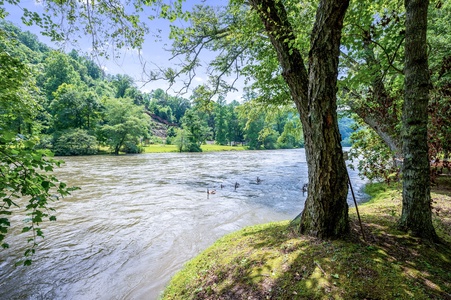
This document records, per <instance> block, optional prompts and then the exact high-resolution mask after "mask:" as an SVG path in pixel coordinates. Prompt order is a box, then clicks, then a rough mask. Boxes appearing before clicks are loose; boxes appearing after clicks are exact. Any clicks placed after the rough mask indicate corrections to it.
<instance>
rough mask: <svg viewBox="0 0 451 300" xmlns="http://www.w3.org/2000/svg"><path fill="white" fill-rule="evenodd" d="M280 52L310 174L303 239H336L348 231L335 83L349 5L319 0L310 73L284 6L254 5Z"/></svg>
mask: <svg viewBox="0 0 451 300" xmlns="http://www.w3.org/2000/svg"><path fill="white" fill-rule="evenodd" d="M250 3H251V5H252V7H253V8H254V9H255V10H257V12H258V13H259V15H260V18H261V20H262V21H263V23H264V25H265V29H266V31H267V34H268V35H269V37H270V39H271V43H272V44H273V46H274V48H275V49H276V51H277V55H278V59H279V62H280V65H281V67H282V70H283V77H284V79H285V81H286V82H287V84H288V86H289V88H290V93H291V96H292V98H293V100H294V102H295V103H296V106H297V108H298V111H299V113H300V116H301V122H302V125H303V130H304V138H305V151H306V157H307V164H308V171H309V188H308V197H307V200H306V202H305V207H304V210H303V213H302V217H301V225H300V229H301V232H302V233H305V234H308V235H313V236H317V237H320V238H334V237H340V236H342V235H343V234H345V233H346V232H347V231H348V229H349V224H348V205H347V202H346V198H347V193H348V186H347V183H348V177H347V171H346V165H345V163H344V159H343V152H342V148H341V145H340V140H341V138H340V133H339V131H338V121H337V112H336V110H337V105H336V91H337V87H336V83H337V75H338V56H339V47H340V39H341V30H342V27H343V18H344V15H345V12H346V9H347V7H348V4H349V1H347V0H345V1H340V0H321V1H320V3H319V7H318V11H317V15H316V22H315V25H314V28H313V32H312V37H311V49H310V52H309V69H308V72H307V70H306V68H305V66H304V61H303V58H302V56H301V54H300V52H299V50H298V49H296V48H295V47H294V46H293V45H294V44H295V38H296V37H295V35H294V32H293V29H292V26H291V24H290V23H289V21H288V17H287V13H286V11H285V8H284V6H283V4H282V1H276V0H251V1H250Z"/></svg>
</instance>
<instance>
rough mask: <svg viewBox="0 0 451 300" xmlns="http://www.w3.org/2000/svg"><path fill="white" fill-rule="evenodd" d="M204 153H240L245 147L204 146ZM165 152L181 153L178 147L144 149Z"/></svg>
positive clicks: (151, 146)
mask: <svg viewBox="0 0 451 300" xmlns="http://www.w3.org/2000/svg"><path fill="white" fill-rule="evenodd" d="M201 148H202V151H203V152H213V151H238V150H245V147H243V146H222V145H210V144H208V145H202V146H201ZM164 152H179V150H178V148H177V146H176V145H164V144H158V145H148V146H145V147H144V153H164Z"/></svg>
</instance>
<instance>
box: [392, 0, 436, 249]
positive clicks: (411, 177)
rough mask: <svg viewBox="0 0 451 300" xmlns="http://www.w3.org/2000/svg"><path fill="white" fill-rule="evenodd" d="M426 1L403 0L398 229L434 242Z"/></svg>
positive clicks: (427, 2)
mask: <svg viewBox="0 0 451 300" xmlns="http://www.w3.org/2000/svg"><path fill="white" fill-rule="evenodd" d="M428 5H429V1H428V0H405V7H406V41H405V57H406V58H405V59H406V63H405V97H404V109H403V130H402V139H403V147H402V148H403V154H404V163H403V203H402V204H403V207H402V215H401V219H400V223H399V224H400V226H401V228H402V229H404V230H410V231H411V232H412V234H413V235H415V236H419V237H423V238H427V239H430V240H436V239H437V235H436V233H435V230H434V227H433V225H432V217H431V195H430V178H429V168H430V166H429V158H428V145H427V121H428V110H427V109H428V100H429V87H430V79H429V71H428V58H427V44H426V30H427V12H428Z"/></svg>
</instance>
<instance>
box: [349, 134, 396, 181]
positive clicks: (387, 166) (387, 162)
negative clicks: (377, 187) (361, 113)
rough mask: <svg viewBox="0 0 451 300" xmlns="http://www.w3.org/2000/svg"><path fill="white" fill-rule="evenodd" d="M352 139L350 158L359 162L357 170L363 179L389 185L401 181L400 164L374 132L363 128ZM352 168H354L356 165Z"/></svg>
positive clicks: (352, 135)
mask: <svg viewBox="0 0 451 300" xmlns="http://www.w3.org/2000/svg"><path fill="white" fill-rule="evenodd" d="M350 139H351V141H352V147H351V150H350V151H349V158H350V159H351V160H352V161H354V160H355V161H357V162H358V165H357V168H358V170H359V174H360V175H361V176H362V178H364V177H366V178H368V179H369V180H371V181H379V180H383V181H384V182H386V183H388V184H389V183H391V182H396V181H398V180H399V179H400V162H399V161H397V160H396V158H395V155H394V153H393V152H392V151H391V150H390V149H389V148H388V147H387V146H386V145H385V144H384V142H383V141H382V139H381V138H380V137H379V136H378V135H377V134H376V133H375V132H374V130H372V129H370V128H368V127H362V128H361V129H360V130H358V131H356V132H354V133H352V134H351V136H350ZM350 167H351V168H354V165H350Z"/></svg>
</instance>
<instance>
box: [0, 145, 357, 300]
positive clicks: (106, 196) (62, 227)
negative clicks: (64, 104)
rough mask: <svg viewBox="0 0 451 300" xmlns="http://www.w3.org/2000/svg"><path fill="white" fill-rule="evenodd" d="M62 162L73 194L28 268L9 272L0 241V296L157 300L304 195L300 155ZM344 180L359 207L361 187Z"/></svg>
mask: <svg viewBox="0 0 451 300" xmlns="http://www.w3.org/2000/svg"><path fill="white" fill-rule="evenodd" d="M62 159H63V160H65V161H66V163H65V164H64V165H63V166H62V167H61V168H59V169H58V170H56V175H57V176H58V178H60V179H61V180H62V181H65V182H67V183H68V184H69V185H72V186H78V187H80V188H81V190H77V191H75V192H72V195H71V196H68V197H66V198H64V199H63V200H61V201H57V202H55V203H54V204H55V205H54V207H55V208H56V215H57V222H48V223H46V224H44V226H43V228H44V235H45V239H44V240H42V241H41V242H40V243H39V247H38V248H37V253H36V254H35V256H34V258H33V264H32V265H31V266H30V267H17V268H15V267H14V266H13V265H14V262H15V261H17V260H18V259H19V258H20V257H21V255H22V253H23V251H22V250H21V249H20V247H21V246H20V243H19V242H18V239H19V238H21V236H20V235H19V234H17V235H14V236H11V237H9V238H8V240H7V242H8V243H10V244H11V248H10V249H6V250H0V298H1V299H8V300H9V299H65V300H69V299H80V300H90V299H92V300H94V299H146V300H148V299H158V296H159V295H160V293H161V292H162V290H163V289H164V286H165V285H166V284H167V283H168V281H169V280H170V278H171V276H172V275H174V273H175V272H176V271H177V270H179V269H180V268H181V267H182V265H183V263H185V262H186V261H187V260H189V259H190V258H192V257H194V256H195V255H196V254H198V253H199V252H200V251H202V250H203V249H205V248H206V247H208V246H209V245H211V244H212V243H213V242H214V241H215V240H217V239H218V238H219V237H221V236H223V235H224V234H227V233H230V232H232V231H235V230H238V229H240V228H243V227H244V226H248V225H254V224H260V223H266V222H270V221H279V220H286V219H292V218H294V217H295V216H296V215H297V214H298V213H299V212H300V211H301V210H302V208H303V203H304V201H305V198H306V193H305V194H303V193H302V186H303V184H304V183H307V164H306V161H305V154H304V150H303V149H297V150H274V151H232V152H213V153H161V154H160V153H155V154H141V155H127V156H85V157H64V158H62ZM350 176H351V180H352V182H353V184H354V189H355V190H356V194H357V198H358V199H359V200H362V199H363V198H364V197H365V195H364V194H363V193H362V192H361V188H362V187H363V185H364V183H365V182H364V181H363V180H361V179H360V178H359V177H358V175H357V173H356V172H355V171H352V170H350ZM257 177H259V178H260V179H261V182H260V183H258V184H257ZM235 183H239V187H238V188H236V189H235ZM221 185H223V187H222V188H221ZM207 189H209V190H216V193H215V194H210V195H208V194H207ZM348 200H349V203H350V204H351V203H352V201H351V198H350V197H349V199H348ZM13 221H16V223H17V224H18V225H21V224H20V220H14V218H13ZM13 226H14V225H13ZM16 227H17V228H19V227H20V226H16ZM17 228H13V230H16V231H17V230H18V229H17ZM22 239H23V238H22Z"/></svg>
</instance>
